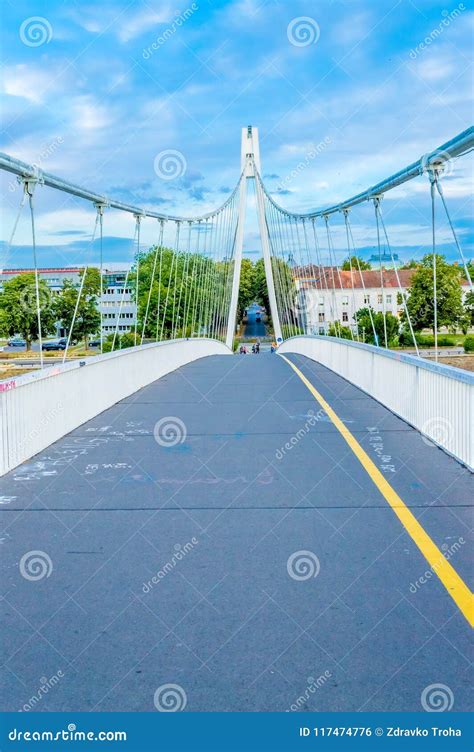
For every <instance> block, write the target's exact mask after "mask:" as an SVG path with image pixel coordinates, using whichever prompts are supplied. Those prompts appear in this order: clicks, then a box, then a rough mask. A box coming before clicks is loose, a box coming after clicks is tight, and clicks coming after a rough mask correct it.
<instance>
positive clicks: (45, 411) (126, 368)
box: [0, 338, 231, 475]
mask: <svg viewBox="0 0 474 752" xmlns="http://www.w3.org/2000/svg"><path fill="white" fill-rule="evenodd" d="M230 354H231V351H230V350H229V348H228V347H227V346H226V345H224V344H223V343H222V342H219V341H217V340H211V339H204V338H203V339H197V338H196V339H188V340H182V339H180V340H172V341H166V342H159V343H153V344H150V345H142V346H138V347H131V348H129V349H127V350H122V351H118V352H113V353H107V354H104V355H97V356H93V357H90V358H85V359H84V360H80V361H76V362H69V363H64V364H62V365H58V366H51V367H48V368H45V369H43V370H42V371H34V372H32V373H29V374H25V375H24V376H20V377H19V378H16V379H9V380H5V381H2V382H0V439H1V448H0V475H3V474H4V473H6V472H8V471H9V470H11V469H13V468H14V467H17V465H19V464H21V463H22V462H24V461H25V460H27V459H30V458H31V457H33V456H34V455H35V454H37V453H38V452H40V451H41V450H43V449H45V448H46V447H48V446H49V445H50V444H52V443H53V442H54V441H57V440H58V439H60V438H61V437H62V436H65V435H66V434H67V433H69V432H70V431H72V430H74V429H75V428H77V427H78V426H80V425H82V424H83V423H85V422H86V421H88V420H90V419H91V418H93V417H95V416H96V415H98V414H99V413H101V412H102V411H103V410H106V409H107V408H109V407H111V406H112V405H115V404H116V403H117V402H119V401H120V400H122V399H124V398H125V397H128V396H129V395H130V394H133V393H134V392H136V391H137V390H138V389H141V388H142V387H144V386H146V385H147V384H150V383H151V382H153V381H155V380H156V379H159V378H161V377H162V376H164V375H165V374H167V373H170V371H174V370H175V369H176V368H179V367H180V366H182V365H185V364H186V363H190V362H191V361H193V360H197V359H198V358H203V357H206V356H208V355H230Z"/></svg>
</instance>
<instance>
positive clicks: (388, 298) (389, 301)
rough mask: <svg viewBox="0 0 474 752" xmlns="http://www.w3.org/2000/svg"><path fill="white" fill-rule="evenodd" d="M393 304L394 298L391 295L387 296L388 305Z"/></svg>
mask: <svg viewBox="0 0 474 752" xmlns="http://www.w3.org/2000/svg"><path fill="white" fill-rule="evenodd" d="M391 302H392V296H391V295H387V303H391Z"/></svg>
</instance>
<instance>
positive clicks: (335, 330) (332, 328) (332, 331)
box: [328, 324, 353, 339]
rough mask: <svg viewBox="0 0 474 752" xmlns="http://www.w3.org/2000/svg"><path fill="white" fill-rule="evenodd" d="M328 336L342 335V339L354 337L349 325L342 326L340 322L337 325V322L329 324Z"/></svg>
mask: <svg viewBox="0 0 474 752" xmlns="http://www.w3.org/2000/svg"><path fill="white" fill-rule="evenodd" d="M328 336H329V337H341V339H353V336H352V331H351V329H350V327H349V326H341V325H340V324H338V325H337V326H336V325H335V324H330V325H329V330H328Z"/></svg>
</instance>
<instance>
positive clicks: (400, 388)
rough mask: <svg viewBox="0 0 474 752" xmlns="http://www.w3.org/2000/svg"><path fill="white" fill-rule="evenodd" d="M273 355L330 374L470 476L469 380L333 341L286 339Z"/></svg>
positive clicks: (473, 378) (472, 414) (473, 433)
mask: <svg viewBox="0 0 474 752" xmlns="http://www.w3.org/2000/svg"><path fill="white" fill-rule="evenodd" d="M278 352H279V353H298V354H300V355H305V356H307V357H308V358H311V359H312V360H315V361H317V362H318V363H321V364H322V365H324V366H326V367H327V368H330V369H331V370H332V371H334V372H335V373H337V374H339V375H340V376H342V377H343V378H345V379H347V380H348V381H350V382H351V383H352V384H355V386H358V387H359V388H360V389H362V390H363V391H364V392H367V394H370V396H371V397H374V399H376V400H378V401H379V402H380V403H381V404H382V405H385V407H388V408H389V409H390V410H391V411H392V412H393V413H395V414H396V415H398V416H399V417H400V418H403V420H406V421H407V423H410V425H412V426H414V427H415V428H417V429H418V430H419V431H420V432H421V433H422V434H423V435H424V436H426V437H427V438H428V439H430V440H431V441H432V442H433V443H434V444H437V445H438V446H440V447H442V448H443V449H444V450H445V451H446V452H448V453H449V454H451V455H452V456H453V457H456V459H458V460H460V461H461V462H462V463H463V464H464V465H466V466H467V467H468V468H469V469H470V470H474V374H472V373H470V372H469V371H463V370H461V369H459V368H452V367H451V366H444V365H440V364H439V363H432V362H430V361H426V360H422V359H421V358H417V357H414V356H412V355H407V354H405V353H399V352H395V351H393V350H383V349H381V348H378V347H374V346H373V345H365V344H362V343H359V342H353V341H351V340H341V339H337V338H335V337H325V336H312V337H311V336H301V337H292V338H291V339H288V340H286V341H285V342H284V343H283V344H282V345H280V347H279V349H278Z"/></svg>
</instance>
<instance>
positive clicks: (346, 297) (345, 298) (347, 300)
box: [342, 295, 349, 305]
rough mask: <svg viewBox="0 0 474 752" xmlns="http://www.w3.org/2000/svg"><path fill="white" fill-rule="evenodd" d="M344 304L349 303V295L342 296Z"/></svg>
mask: <svg viewBox="0 0 474 752" xmlns="http://www.w3.org/2000/svg"><path fill="white" fill-rule="evenodd" d="M342 305H349V296H348V295H343V296H342Z"/></svg>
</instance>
